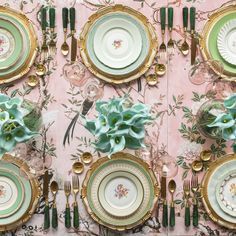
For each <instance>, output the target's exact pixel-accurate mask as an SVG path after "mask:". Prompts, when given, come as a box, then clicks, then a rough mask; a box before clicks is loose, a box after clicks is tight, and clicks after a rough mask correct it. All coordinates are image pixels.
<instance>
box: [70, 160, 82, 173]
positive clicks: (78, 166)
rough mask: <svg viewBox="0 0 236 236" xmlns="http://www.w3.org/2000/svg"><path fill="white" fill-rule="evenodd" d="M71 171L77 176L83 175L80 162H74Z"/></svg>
mask: <svg viewBox="0 0 236 236" xmlns="http://www.w3.org/2000/svg"><path fill="white" fill-rule="evenodd" d="M72 170H73V172H74V173H75V174H77V175H79V174H81V173H83V171H84V164H83V163H82V162H80V161H76V162H75V163H74V164H73V165H72Z"/></svg>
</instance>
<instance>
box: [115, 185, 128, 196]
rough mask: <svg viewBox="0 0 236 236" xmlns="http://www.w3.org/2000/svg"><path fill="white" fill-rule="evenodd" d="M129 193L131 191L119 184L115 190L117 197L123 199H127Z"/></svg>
mask: <svg viewBox="0 0 236 236" xmlns="http://www.w3.org/2000/svg"><path fill="white" fill-rule="evenodd" d="M128 193H129V189H127V188H125V187H124V185H123V184H118V185H117V187H116V189H115V197H117V198H118V199H121V198H123V197H126V196H127V195H128Z"/></svg>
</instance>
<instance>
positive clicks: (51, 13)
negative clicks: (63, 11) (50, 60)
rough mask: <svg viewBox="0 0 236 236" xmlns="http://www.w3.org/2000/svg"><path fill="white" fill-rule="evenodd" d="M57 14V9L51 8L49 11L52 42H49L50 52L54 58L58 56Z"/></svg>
mask: <svg viewBox="0 0 236 236" xmlns="http://www.w3.org/2000/svg"><path fill="white" fill-rule="evenodd" d="M55 14H56V10H55V8H53V7H51V8H50V9H49V26H50V41H49V44H48V46H49V50H50V55H51V56H52V57H53V56H55V54H56V41H54V39H55V33H54V31H55Z"/></svg>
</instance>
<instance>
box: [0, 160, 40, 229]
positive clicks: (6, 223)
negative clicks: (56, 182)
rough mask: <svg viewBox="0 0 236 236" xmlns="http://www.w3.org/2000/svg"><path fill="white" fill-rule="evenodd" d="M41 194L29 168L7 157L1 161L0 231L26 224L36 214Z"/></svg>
mask: <svg viewBox="0 0 236 236" xmlns="http://www.w3.org/2000/svg"><path fill="white" fill-rule="evenodd" d="M23 167H24V168H23ZM39 194H40V191H39V183H38V181H37V180H35V179H34V178H33V176H31V174H30V173H29V172H28V168H27V166H26V165H25V164H24V163H23V162H22V161H20V160H18V159H16V158H15V157H11V156H9V155H5V156H4V157H3V159H2V160H0V231H6V230H11V229H13V228H16V227H17V226H19V225H21V224H23V223H25V222H26V221H27V220H28V219H29V218H30V217H31V216H32V214H33V213H34V210H35V208H36V206H37V203H38V198H39Z"/></svg>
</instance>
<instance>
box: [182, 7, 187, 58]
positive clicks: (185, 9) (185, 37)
mask: <svg viewBox="0 0 236 236" xmlns="http://www.w3.org/2000/svg"><path fill="white" fill-rule="evenodd" d="M183 26H184V42H183V43H182V45H181V48H180V49H181V52H182V54H183V55H184V56H187V55H188V53H189V45H188V43H187V41H186V39H187V28H188V8H187V7H184V8H183Z"/></svg>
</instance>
